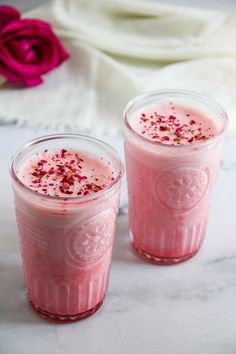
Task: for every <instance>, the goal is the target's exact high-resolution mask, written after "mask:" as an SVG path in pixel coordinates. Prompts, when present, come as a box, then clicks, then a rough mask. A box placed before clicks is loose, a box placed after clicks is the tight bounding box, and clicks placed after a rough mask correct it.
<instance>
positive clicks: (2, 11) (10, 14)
mask: <svg viewBox="0 0 236 354" xmlns="http://www.w3.org/2000/svg"><path fill="white" fill-rule="evenodd" d="M19 18H20V12H19V11H18V10H17V9H16V8H14V7H12V6H7V5H2V6H0V31H2V29H3V28H4V27H6V26H7V25H8V24H9V23H10V22H12V21H15V20H18V19H19Z"/></svg>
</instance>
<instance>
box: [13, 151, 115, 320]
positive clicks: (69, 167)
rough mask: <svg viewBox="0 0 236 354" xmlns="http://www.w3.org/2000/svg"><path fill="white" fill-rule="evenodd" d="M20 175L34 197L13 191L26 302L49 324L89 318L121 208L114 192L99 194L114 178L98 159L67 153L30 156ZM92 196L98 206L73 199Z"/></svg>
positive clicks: (104, 278) (103, 283) (103, 282)
mask: <svg viewBox="0 0 236 354" xmlns="http://www.w3.org/2000/svg"><path fill="white" fill-rule="evenodd" d="M17 175H18V178H19V179H20V180H21V181H22V182H23V183H24V184H25V185H26V186H27V187H29V188H30V189H31V190H33V191H35V192H36V193H34V194H32V193H31V195H26V194H27V193H26V192H25V191H22V190H20V189H17V188H15V204H16V215H17V223H18V228H19V232H20V237H21V250H22V257H23V265H24V275H25V282H26V287H27V291H28V297H29V299H30V301H31V303H32V305H33V307H34V308H35V309H36V310H37V311H38V312H40V313H41V314H42V315H43V316H45V317H47V318H49V319H52V320H76V319H81V318H84V317H87V316H88V315H90V314H92V313H93V312H95V311H96V310H97V309H98V308H99V306H100V305H101V303H102V301H103V298H104V296H105V293H106V289H107V285H108V279H109V272H110V264H111V256H112V247H113V239H114V232H115V223H116V217H117V210H118V203H119V188H118V189H116V191H115V192H114V191H113V193H112V194H110V195H109V196H108V195H106V197H105V196H103V197H102V196H100V197H99V193H100V192H101V191H102V190H106V189H107V188H108V187H109V186H110V185H111V183H112V182H113V181H114V179H115V178H116V177H117V176H116V174H115V172H114V171H113V170H112V167H111V166H110V164H109V163H108V162H106V161H104V160H103V159H101V158H100V157H99V156H96V155H90V154H88V153H86V152H78V151H74V150H67V151H66V150H64V149H63V150H60V151H47V150H45V151H44V152H42V154H40V155H34V156H31V157H30V158H29V159H27V160H26V161H24V162H23V163H22V164H21V165H20V167H19V169H18V171H17ZM94 194H97V195H98V199H97V200H96V199H95V200H93V201H87V202H86V201H84V202H78V199H77V200H76V201H74V200H73V198H72V197H75V196H76V197H77V196H86V195H94ZM45 196H53V197H58V196H60V197H64V199H58V198H55V199H48V198H45Z"/></svg>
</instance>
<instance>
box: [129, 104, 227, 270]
mask: <svg viewBox="0 0 236 354" xmlns="http://www.w3.org/2000/svg"><path fill="white" fill-rule="evenodd" d="M129 124H130V126H131V128H132V129H133V130H134V131H136V133H138V134H139V135H140V136H142V137H144V138H145V140H146V142H145V140H144V139H138V137H137V136H134V134H133V133H131V132H129V131H128V130H126V142H125V150H126V166H127V168H126V169H127V177H128V190H129V220H130V235H131V241H132V244H133V246H134V248H135V249H136V250H137V251H138V252H139V253H140V254H141V255H142V256H143V257H145V258H146V259H148V260H150V261H152V262H154V263H159V264H174V263H177V262H181V261H184V260H186V259H188V258H190V257H192V256H193V255H194V254H196V253H197V251H198V250H199V248H200V246H201V244H202V241H203V238H204V235H205V232H206V226H207V221H208V214H209V209H210V201H211V194H212V188H213V184H214V181H215V176H216V173H217V169H218V165H219V155H220V147H221V143H220V142H215V143H213V144H212V145H211V146H210V147H208V148H207V147H206V146H204V147H203V148H201V145H199V143H201V142H206V141H207V140H208V139H210V138H212V137H214V136H215V135H216V134H217V133H218V131H219V129H220V128H219V127H218V125H217V124H216V123H215V122H214V121H213V119H211V117H208V116H206V115H205V114H203V113H202V112H200V111H197V110H193V109H190V108H189V107H184V106H181V105H173V104H172V103H170V104H167V103H166V104H163V105H159V106H158V105H157V106H153V105H152V106H147V107H145V108H144V109H142V110H140V111H138V112H136V113H135V114H133V116H131V117H130V119H129ZM149 141H154V142H156V143H157V145H156V144H150V143H149ZM158 143H159V144H158ZM196 143H198V145H196ZM170 146H172V148H170ZM183 146H184V147H183ZM196 146H197V147H196ZM165 147H166V148H165ZM168 147H169V148H168ZM181 147H182V149H181ZM183 148H184V149H183Z"/></svg>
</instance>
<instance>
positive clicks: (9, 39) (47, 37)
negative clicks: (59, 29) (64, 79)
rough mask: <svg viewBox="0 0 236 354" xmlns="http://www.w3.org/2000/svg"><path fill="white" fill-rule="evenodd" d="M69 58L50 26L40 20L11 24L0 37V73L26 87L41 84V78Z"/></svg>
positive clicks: (26, 20)
mask: <svg viewBox="0 0 236 354" xmlns="http://www.w3.org/2000/svg"><path fill="white" fill-rule="evenodd" d="M68 57H69V54H68V53H67V51H66V50H65V49H64V47H63V46H62V44H61V43H60V41H59V39H58V38H57V37H56V35H55V34H54V33H53V31H52V28H51V26H50V25H49V24H48V23H46V22H44V21H41V20H35V19H20V20H16V21H14V22H11V23H9V24H8V25H7V26H5V28H4V29H3V30H2V32H1V36H0V73H2V75H4V76H5V77H6V78H7V79H8V80H9V81H11V82H22V83H23V84H24V85H25V86H36V85H39V84H40V83H42V81H43V80H42V78H41V75H42V74H44V73H47V72H48V71H50V70H52V69H53V68H55V67H57V66H58V65H60V64H61V63H62V62H63V61H65V60H66V59H67V58H68Z"/></svg>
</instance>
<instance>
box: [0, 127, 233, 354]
mask: <svg viewBox="0 0 236 354" xmlns="http://www.w3.org/2000/svg"><path fill="white" fill-rule="evenodd" d="M42 134H45V131H44V130H43V129H36V128H34V129H33V128H23V127H16V126H2V127H0V149H1V153H0V166H1V173H0V185H1V187H2V188H1V193H0V225H1V232H0V354H41V353H44V354H54V353H55V354H77V353H80V354H111V353H112V354H127V353H131V354H132V353H134V354H144V353H145V354H154V353H155V354H156V353H158V354H179V353H181V354H199V353H203V354H235V353H236V303H235V299H236V240H235V236H236V218H235V216H236V214H235V212H236V188H235V185H236V156H235V151H236V137H231V138H227V141H226V144H225V148H224V154H223V161H222V164H221V168H220V173H219V177H218V181H217V185H216V188H215V192H214V198H213V206H212V210H211V215H210V221H209V226H208V230H207V235H206V240H205V242H204V245H203V247H202V249H201V251H200V253H199V254H198V255H197V256H195V257H194V258H193V259H191V260H189V261H188V262H186V263H182V264H179V265H175V266H166V267H163V266H155V265H152V264H148V263H146V262H144V261H143V260H142V259H141V258H139V257H138V256H137V255H136V254H135V253H134V252H133V251H132V249H131V247H130V244H129V236H128V220H127V215H125V214H124V213H123V214H122V213H121V215H120V217H119V221H118V227H117V235H116V242H115V247H114V254H113V263H112V271H111V277H110V284H109V290H108V294H107V297H106V300H105V303H104V305H103V307H102V308H101V309H100V310H99V311H98V312H97V313H96V314H95V315H93V316H92V317H90V318H88V319H86V320H83V321H81V322H76V323H71V324H54V323H51V322H48V321H46V320H44V319H41V318H40V317H39V316H38V315H37V314H35V312H34V311H33V310H32V309H31V307H30V305H29V304H28V302H27V300H26V297H25V290H24V285H23V276H22V270H21V261H20V252H19V247H18V234H17V230H16V224H15V216H14V205H13V197H12V192H11V183H10V177H9V173H8V165H9V159H10V156H11V154H12V152H13V151H14V150H15V149H16V148H17V147H18V146H19V145H21V144H23V143H24V142H26V141H27V140H29V139H31V138H34V137H36V136H39V135H42ZM103 139H104V140H106V141H107V142H109V143H112V145H113V146H114V147H115V148H117V149H118V151H119V152H120V154H121V156H122V155H123V152H122V139H121V138H117V137H116V138H114V137H107V136H105V137H103ZM123 193H124V194H123V197H122V206H123V207H124V206H125V204H126V197H125V190H124V192H123Z"/></svg>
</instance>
